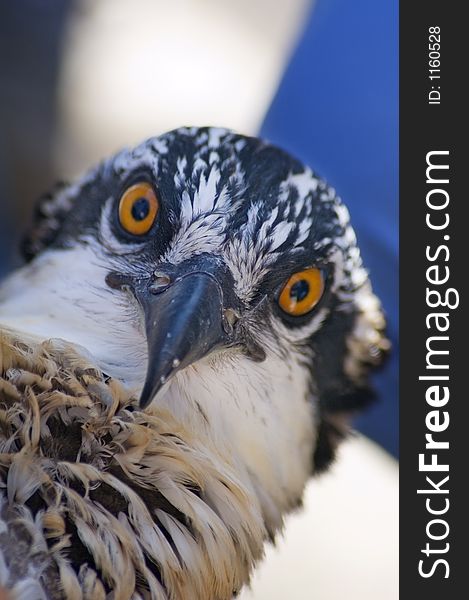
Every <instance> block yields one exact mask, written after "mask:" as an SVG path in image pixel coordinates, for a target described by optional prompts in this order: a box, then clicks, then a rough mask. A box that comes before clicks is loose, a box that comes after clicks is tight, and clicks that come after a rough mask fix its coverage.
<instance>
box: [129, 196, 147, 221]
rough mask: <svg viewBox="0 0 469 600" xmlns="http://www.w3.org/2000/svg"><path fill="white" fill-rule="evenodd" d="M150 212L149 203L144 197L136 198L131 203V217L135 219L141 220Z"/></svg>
mask: <svg viewBox="0 0 469 600" xmlns="http://www.w3.org/2000/svg"><path fill="white" fill-rule="evenodd" d="M149 212H150V203H149V202H148V200H147V199H146V198H138V199H137V200H135V202H134V203H133V205H132V217H133V218H134V219H135V220H136V221H143V220H144V219H146V218H147V217H148V213H149Z"/></svg>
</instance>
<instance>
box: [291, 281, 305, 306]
mask: <svg viewBox="0 0 469 600" xmlns="http://www.w3.org/2000/svg"><path fill="white" fill-rule="evenodd" d="M308 294H309V283H308V282H307V281H306V279H300V281H297V282H296V283H294V284H293V285H292V286H291V288H290V298H294V299H295V300H296V301H297V302H301V301H302V300H304V299H305V298H306V296H307V295H308Z"/></svg>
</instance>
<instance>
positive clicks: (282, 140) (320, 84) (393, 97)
mask: <svg viewBox="0 0 469 600" xmlns="http://www.w3.org/2000/svg"><path fill="white" fill-rule="evenodd" d="M398 57H399V53H398V6H397V3H396V2H376V1H373V0H354V1H353V2H350V1H347V0H318V2H317V3H316V5H315V8H314V11H313V12H312V15H311V18H310V20H309V23H308V25H307V27H306V30H305V32H304V35H303V37H302V39H301V41H300V43H299V46H298V48H297V50H296V52H295V53H294V55H293V57H292V59H291V62H290V64H289V66H288V68H287V71H286V73H285V76H284V77H283V80H282V82H281V85H280V88H279V90H278V93H277V95H276V96H275V98H274V100H273V103H272V106H271V107H270V109H269V112H268V114H267V116H266V119H265V121H264V123H263V125H262V129H261V133H262V135H263V136H265V137H266V138H268V139H270V140H272V141H274V142H277V143H278V144H280V145H281V146H284V147H286V148H287V149H289V150H290V151H292V152H293V153H295V154H296V155H297V156H299V157H300V158H301V159H303V160H304V161H305V162H307V163H308V164H310V165H312V166H313V168H314V169H315V170H317V171H318V173H320V174H321V176H323V177H324V178H326V179H327V180H328V181H330V182H332V183H333V185H334V187H335V188H336V190H337V191H338V193H339V195H340V196H342V198H344V200H345V201H346V203H347V206H348V208H349V210H350V213H351V215H352V222H353V224H354V228H355V230H356V232H357V237H358V241H359V245H360V249H361V251H362V255H363V259H364V262H365V265H366V266H367V268H368V269H369V271H370V273H371V280H372V283H373V287H374V290H375V291H376V293H377V295H378V296H379V297H380V299H381V300H382V302H383V305H384V309H385V311H386V314H387V318H388V335H389V336H390V338H391V341H392V344H393V352H392V354H391V357H390V360H389V361H388V364H387V365H386V366H385V368H384V369H383V371H382V372H381V373H380V374H378V375H377V376H376V378H375V384H376V387H377V390H378V394H379V402H377V403H376V404H375V405H374V406H373V407H372V409H371V410H370V411H367V412H366V413H365V414H363V415H362V416H360V417H359V418H358V419H357V420H356V426H357V428H358V429H359V430H360V431H362V432H363V433H365V434H366V435H368V436H369V437H371V438H372V439H374V440H376V441H378V442H379V443H380V444H382V445H383V446H384V447H385V448H386V449H387V450H389V451H390V452H392V453H393V454H395V455H397V453H398V446H399V442H398V437H399V436H398V426H399V415H398V395H399V385H398V380H399V379H398V368H399V367H398V354H399V342H398V318H399V317H398V294H399V292H398V284H399V280H398V131H399V126H398V106H399V98H398Z"/></svg>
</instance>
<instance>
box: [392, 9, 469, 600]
mask: <svg viewBox="0 0 469 600" xmlns="http://www.w3.org/2000/svg"><path fill="white" fill-rule="evenodd" d="M463 7H464V4H463V3H455V2H441V1H440V2H436V1H434V0H430V1H427V2H422V3H415V2H413V3H412V2H407V3H404V2H402V3H401V5H400V177H401V181H400V224H401V233H400V235H401V244H400V265H401V288H400V289H401V292H400V293H401V304H400V306H401V309H400V310H401V312H400V315H401V321H400V323H401V328H400V331H401V335H400V337H401V349H402V350H401V390H400V401H401V488H400V500H401V530H400V540H401V549H400V561H401V570H400V573H401V575H400V576H401V597H402V598H425V599H426V600H432V599H433V598H447V599H452V598H462V597H465V595H466V594H467V592H466V591H465V590H466V589H467V583H466V579H467V574H468V567H467V565H466V563H467V537H466V536H467V532H468V529H469V527H468V517H467V515H468V512H469V501H468V491H467V490H468V489H469V485H468V481H469V469H468V467H467V464H466V463H467V462H468V460H469V421H468V410H467V407H468V404H469V394H468V383H467V381H466V379H467V378H469V325H468V320H469V313H468V312H467V283H466V281H467V278H468V272H469V265H468V262H469V219H468V218H467V216H465V215H467V208H468V207H469V193H468V186H467V183H466V181H465V180H466V178H467V177H469V161H468V160H467V159H466V157H468V155H469V152H468V143H469V142H468V136H467V132H468V129H469V128H468V121H469V119H468V115H467V112H468V110H469V109H468V106H469V103H468V102H467V100H466V99H465V95H466V92H465V91H464V89H467V82H466V80H467V73H468V69H467V58H468V57H469V51H468V49H467V25H466V21H465V19H464V18H463V15H462V10H463ZM463 103H464V105H465V106H464V109H463ZM456 590H458V591H456Z"/></svg>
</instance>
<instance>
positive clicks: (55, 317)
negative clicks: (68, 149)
mask: <svg viewBox="0 0 469 600" xmlns="http://www.w3.org/2000/svg"><path fill="white" fill-rule="evenodd" d="M24 253H25V257H26V259H27V261H28V263H27V264H26V265H25V266H24V267H23V268H21V269H19V270H17V271H16V272H14V273H13V274H12V275H11V276H10V277H9V278H8V279H7V280H6V281H5V282H4V283H3V284H2V285H1V286H0V324H1V325H0V482H1V483H0V586H3V587H4V588H8V589H10V590H12V594H13V597H15V598H20V599H23V598H24V599H33V598H34V599H36V598H48V599H54V600H55V599H59V598H67V599H68V598H73V599H74V598H85V599H90V600H91V599H93V600H95V599H98V600H99V599H101V598H113V599H115V600H116V599H122V600H124V599H130V598H132V599H134V600H137V599H143V598H154V599H166V598H168V599H169V598H172V599H179V598H181V599H204V600H205V599H207V600H210V599H217V600H222V599H227V598H230V597H232V595H233V594H236V592H237V591H238V590H239V589H240V588H241V587H242V585H243V584H245V583H246V582H248V580H249V575H250V572H251V570H252V568H253V566H254V565H255V563H256V561H258V560H259V559H260V557H261V556H262V552H263V544H264V541H265V540H266V539H269V538H270V539H273V538H274V536H275V534H276V532H277V531H279V530H280V528H281V527H282V520H283V517H284V515H285V514H286V513H288V511H291V510H292V509H294V508H295V507H297V506H299V504H300V503H301V497H302V492H303V488H304V486H305V483H306V482H307V480H308V478H309V477H310V476H311V474H312V473H313V472H318V471H320V470H323V469H324V468H326V467H327V465H328V464H329V463H330V461H331V459H332V458H333V455H334V449H335V446H336V445H337V442H338V441H339V440H340V438H341V437H342V436H343V434H344V433H345V432H346V430H347V422H348V417H349V416H350V415H351V414H352V413H353V412H354V411H356V410H357V409H359V408H361V407H362V406H364V405H365V404H366V403H367V402H368V401H369V399H370V397H371V393H370V391H369V387H368V378H369V371H370V368H371V367H373V366H375V365H378V364H379V363H380V361H381V358H382V355H383V354H384V351H385V350H386V349H387V346H388V342H387V340H386V338H385V337H384V334H383V329H384V318H383V315H382V311H381V308H380V303H379V301H378V299H377V298H376V296H375V295H374V294H373V292H372V290H371V286H370V283H369V280H368V276H367V272H366V271H365V269H364V267H363V265H362V261H361V258H360V252H359V249H358V247H357V242H356V237H355V234H354V231H353V229H352V227H351V225H350V223H349V214H348V211H347V209H346V207H345V206H344V204H343V203H342V202H341V201H340V199H339V198H338V197H337V195H336V193H335V191H334V190H333V189H332V188H331V187H329V186H328V185H327V184H326V183H325V182H324V181H323V180H322V179H320V178H319V177H317V176H316V175H315V174H314V172H312V171H311V170H310V169H309V168H307V167H305V166H304V165H302V164H301V163H300V162H299V161H297V160H295V159H294V158H292V157H291V156H290V155H288V154H287V153H285V152H283V151H282V150H280V149H278V148H276V147H274V146H272V145H270V144H268V143H265V142H263V141H261V140H259V139H255V138H249V137H245V136H242V135H238V134H235V133H233V132H231V131H228V130H224V129H217V128H181V129H178V130H175V131H172V132H170V133H167V134H165V135H162V136H160V137H157V138H151V139H149V140H147V141H146V142H144V143H143V144H141V145H140V146H138V147H136V148H134V149H131V150H124V151H122V152H120V153H118V154H117V155H115V156H114V157H112V158H110V159H108V160H105V161H104V162H102V163H101V164H100V165H99V166H98V167H97V168H95V169H93V170H91V171H90V172H88V173H87V174H86V175H85V176H84V177H83V178H81V179H80V180H79V181H77V182H76V183H74V184H72V185H68V186H61V187H60V188H59V189H57V190H56V191H55V192H54V193H53V194H51V195H49V196H47V197H45V198H43V199H42V200H41V201H40V202H39V204H38V206H37V210H36V214H35V220H34V224H33V226H32V228H31V231H30V233H29V235H28V236H27V237H26V239H25V242H24ZM15 593H16V596H15Z"/></svg>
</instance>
